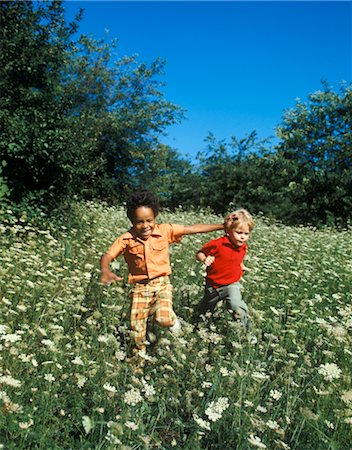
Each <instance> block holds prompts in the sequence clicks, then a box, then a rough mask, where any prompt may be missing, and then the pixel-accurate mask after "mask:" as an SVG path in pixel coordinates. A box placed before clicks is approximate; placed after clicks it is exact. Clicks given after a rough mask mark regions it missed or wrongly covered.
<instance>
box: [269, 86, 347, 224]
mask: <svg viewBox="0 0 352 450" xmlns="http://www.w3.org/2000/svg"><path fill="white" fill-rule="evenodd" d="M351 110H352V87H351V85H346V84H341V86H340V92H334V91H333V90H332V88H331V87H329V85H328V84H327V82H323V90H320V91H317V92H315V93H313V94H310V95H309V96H308V102H307V103H304V102H302V101H300V100H298V102H297V104H296V107H295V108H293V109H291V110H288V111H287V112H286V113H285V114H284V117H283V121H282V124H281V125H280V126H279V127H278V137H279V138H280V139H281V142H280V144H279V145H278V146H277V149H276V150H277V153H278V156H279V157H280V158H281V157H282V158H283V159H284V160H285V161H289V162H290V164H291V165H292V166H293V167H294V168H295V175H294V176H293V177H292V180H291V183H292V184H291V197H292V203H293V204H294V205H295V207H296V208H297V210H298V211H299V214H298V215H297V216H298V217H297V223H303V222H309V221H312V219H313V218H314V219H315V223H319V222H320V223H329V222H330V223H331V224H333V223H334V222H335V221H337V222H338V221H342V223H346V222H347V221H348V219H351V210H352V142H351V138H352V116H351Z"/></svg>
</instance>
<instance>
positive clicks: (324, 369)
mask: <svg viewBox="0 0 352 450" xmlns="http://www.w3.org/2000/svg"><path fill="white" fill-rule="evenodd" d="M318 372H319V373H320V374H321V375H323V377H324V379H325V380H326V381H332V380H334V379H335V378H340V375H341V373H342V371H341V369H340V368H339V367H338V366H337V364H335V363H326V364H321V365H320V367H319V369H318Z"/></svg>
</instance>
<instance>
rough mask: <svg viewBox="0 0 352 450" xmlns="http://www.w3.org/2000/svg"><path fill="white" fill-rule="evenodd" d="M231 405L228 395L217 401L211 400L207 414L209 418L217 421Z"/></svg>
mask: <svg viewBox="0 0 352 450" xmlns="http://www.w3.org/2000/svg"><path fill="white" fill-rule="evenodd" d="M228 407H229V400H228V398H226V397H220V398H219V399H218V400H217V401H213V402H210V404H209V406H208V408H207V409H206V410H205V414H206V415H207V416H208V418H209V420H211V421H212V422H216V421H217V420H218V419H221V416H222V413H223V412H224V411H225V409H227V408H228Z"/></svg>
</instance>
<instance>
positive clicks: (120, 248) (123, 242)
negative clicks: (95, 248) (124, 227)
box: [106, 234, 128, 259]
mask: <svg viewBox="0 0 352 450" xmlns="http://www.w3.org/2000/svg"><path fill="white" fill-rule="evenodd" d="M127 242H128V241H127V239H126V235H125V234H123V235H122V236H119V237H118V238H117V239H116V240H115V242H114V243H113V244H112V246H111V247H110V248H109V250H108V251H107V252H106V253H107V254H108V255H110V256H111V257H112V258H113V259H116V258H117V257H118V256H120V255H122V254H123V252H124V250H125V248H126V246H127Z"/></svg>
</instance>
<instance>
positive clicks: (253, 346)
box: [0, 203, 352, 450]
mask: <svg viewBox="0 0 352 450" xmlns="http://www.w3.org/2000/svg"><path fill="white" fill-rule="evenodd" d="M162 221H163V222H173V223H184V224H192V223H201V222H204V223H218V222H219V221H222V218H221V217H218V216H215V215H214V214H211V213H210V212H209V211H198V212H197V211H194V212H186V211H183V210H182V208H179V209H178V210H177V211H176V212H173V213H171V212H168V211H163V212H162V213H161V214H160V216H159V222H162ZM256 224H257V225H256V228H255V230H254V231H253V233H252V235H251V238H250V241H249V253H248V257H247V259H246V265H247V266H248V267H250V268H251V271H250V272H249V273H246V274H245V276H244V278H243V297H244V300H245V301H246V302H247V304H248V306H249V309H250V314H251V319H252V323H253V328H252V333H253V334H254V335H255V336H256V338H257V343H253V342H252V341H251V340H250V339H249V337H248V335H246V334H245V333H244V332H243V330H242V328H241V327H240V325H239V324H238V323H237V322H234V321H233V320H232V318H231V316H230V314H229V313H228V312H227V311H226V309H225V308H224V305H219V307H218V308H217V309H216V312H215V314H214V316H213V317H211V318H209V317H204V318H202V320H201V322H200V325H199V327H198V328H195V326H194V323H193V319H192V314H193V309H194V307H195V306H196V305H197V303H198V302H199V300H200V299H201V296H202V291H203V282H204V267H203V266H202V265H201V264H200V263H199V262H197V261H196V259H195V252H196V250H198V249H199V248H200V247H201V246H202V244H203V243H205V242H206V241H208V240H209V239H210V238H214V237H217V236H221V234H222V233H221V232H215V233H209V234H203V235H201V234H199V235H193V236H186V237H184V238H183V240H182V243H180V244H177V245H174V246H172V248H171V260H172V265H173V275H172V283H173V285H174V305H175V311H176V312H177V314H178V316H179V317H180V318H181V320H182V324H183V331H182V334H181V335H180V336H178V337H174V336H172V335H171V334H170V333H169V332H168V330H164V329H162V330H159V331H158V341H157V343H156V344H150V345H149V346H148V348H147V353H146V354H145V355H143V357H144V359H145V367H144V370H143V372H142V373H136V372H135V370H134V367H133V365H132V364H130V362H129V360H128V356H129V349H130V338H131V336H130V332H129V298H128V292H129V289H130V287H129V286H128V285H127V283H125V282H121V283H118V284H114V285H110V286H102V285H100V284H99V282H98V280H99V258H100V255H101V254H102V253H104V252H105V251H106V250H107V249H108V247H109V246H110V244H111V243H112V242H113V240H114V239H115V237H116V236H117V235H119V234H121V233H122V232H124V231H125V230H127V229H128V228H129V223H128V220H127V218H126V215H125V211H124V208H123V207H120V206H116V207H107V206H106V205H102V204H97V203H73V204H72V206H71V209H70V213H69V214H68V213H65V214H62V216H61V217H60V216H59V215H57V216H56V217H55V218H50V217H45V216H43V217H42V218H41V220H40V221H39V222H37V223H35V222H33V220H32V219H31V218H29V217H27V215H26V213H23V214H22V217H20V219H18V218H17V219H15V216H14V214H13V213H12V212H11V210H7V211H6V210H4V211H2V212H1V225H0V232H1V235H0V241H1V256H0V263H1V264H0V275H1V277H0V448H4V449H6V450H9V449H16V450H18V449H34V448H35V449H119V450H120V449H121V450H127V449H136V450H137V449H173V448H175V449H189V450H198V449H212V450H217V449H231V450H234V449H240V450H247V449H269V450H272V449H296V450H309V449H312V450H313V449H314V450H327V449H332V450H348V449H350V448H351V442H352V432H351V426H352V371H351V367H352V364H351V356H352V346H351V343H352V302H351V300H352V299H351V292H352V258H351V255H352V230H351V229H349V230H348V229H347V230H345V231H336V230H333V229H328V228H326V229H322V230H317V229H314V228H309V227H287V226H283V225H281V224H279V223H276V222H274V221H271V220H268V219H266V218H264V217H257V218H256ZM113 266H114V270H115V271H116V273H119V274H122V276H124V277H125V279H126V276H127V270H126V266H125V263H124V261H123V259H121V260H120V259H118V260H117V261H115V262H114V263H113Z"/></svg>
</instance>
